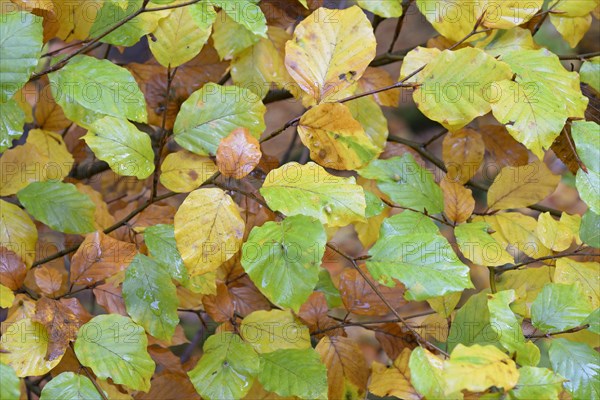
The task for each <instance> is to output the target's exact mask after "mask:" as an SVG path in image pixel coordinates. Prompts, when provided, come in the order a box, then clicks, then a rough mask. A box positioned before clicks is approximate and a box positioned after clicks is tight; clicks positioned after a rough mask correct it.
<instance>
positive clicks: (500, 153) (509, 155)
mask: <svg viewBox="0 0 600 400" xmlns="http://www.w3.org/2000/svg"><path fill="white" fill-rule="evenodd" d="M479 133H480V134H481V137H482V138H483V142H484V143H485V150H486V151H487V152H488V153H489V154H490V155H491V156H492V157H493V158H494V162H495V163H497V164H498V167H499V168H502V167H507V166H519V165H525V164H527V161H528V160H529V154H528V152H527V148H525V146H523V145H522V144H521V143H519V142H517V141H516V140H515V139H514V138H513V137H512V136H511V135H510V134H509V133H508V131H507V130H506V127H505V126H504V125H485V126H482V127H481V128H479Z"/></svg>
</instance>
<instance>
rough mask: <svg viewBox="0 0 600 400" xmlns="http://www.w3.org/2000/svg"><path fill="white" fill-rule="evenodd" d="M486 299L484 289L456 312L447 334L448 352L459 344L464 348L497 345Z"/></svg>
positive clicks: (486, 293) (486, 295) (486, 291)
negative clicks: (477, 345)
mask: <svg viewBox="0 0 600 400" xmlns="http://www.w3.org/2000/svg"><path fill="white" fill-rule="evenodd" d="M487 297H488V290H487V289H486V290H483V291H481V292H479V293H477V294H475V295H473V296H471V297H469V299H468V300H467V302H466V303H465V304H464V305H463V306H462V307H460V308H459V309H458V311H456V315H455V316H454V319H453V320H452V325H451V326H450V332H449V334H448V351H452V350H453V349H454V347H456V345H458V344H459V343H460V344H464V345H466V346H470V345H472V344H481V345H490V344H493V345H498V340H497V339H498V337H497V335H496V333H495V332H494V331H493V330H492V327H491V326H490V312H489V309H488V304H487Z"/></svg>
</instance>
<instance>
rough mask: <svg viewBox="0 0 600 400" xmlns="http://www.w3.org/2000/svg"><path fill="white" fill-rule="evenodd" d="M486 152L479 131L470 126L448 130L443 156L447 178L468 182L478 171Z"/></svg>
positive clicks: (453, 180) (458, 181)
mask: <svg viewBox="0 0 600 400" xmlns="http://www.w3.org/2000/svg"><path fill="white" fill-rule="evenodd" d="M484 153H485V144H484V142H483V139H482V138H481V135H480V134H479V132H477V131H474V130H473V129H469V128H463V129H460V130H458V131H455V132H448V134H446V136H445V137H444V142H443V147H442V158H443V159H444V164H446V168H447V169H448V174H447V175H446V177H447V179H449V180H450V181H452V182H457V183H466V182H467V181H468V180H469V179H471V178H472V177H473V176H474V175H475V173H477V170H478V169H479V166H480V165H481V162H482V161H483V155H484Z"/></svg>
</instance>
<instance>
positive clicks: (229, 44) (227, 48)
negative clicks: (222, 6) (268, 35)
mask: <svg viewBox="0 0 600 400" xmlns="http://www.w3.org/2000/svg"><path fill="white" fill-rule="evenodd" d="M213 29H214V32H213V35H212V39H213V42H214V45H215V49H216V50H217V53H219V57H221V59H222V60H231V59H232V58H233V57H235V56H237V55H238V54H240V53H241V52H242V51H244V50H246V49H247V48H248V47H251V46H252V45H254V44H255V43H257V42H258V41H259V40H260V36H258V35H255V34H253V33H252V32H251V31H249V30H248V29H247V28H246V27H244V26H243V25H241V24H238V23H237V22H235V21H234V20H233V19H232V18H230V17H228V16H227V13H225V12H224V11H223V10H221V11H219V12H218V13H217V19H216V20H215V23H214V25H213Z"/></svg>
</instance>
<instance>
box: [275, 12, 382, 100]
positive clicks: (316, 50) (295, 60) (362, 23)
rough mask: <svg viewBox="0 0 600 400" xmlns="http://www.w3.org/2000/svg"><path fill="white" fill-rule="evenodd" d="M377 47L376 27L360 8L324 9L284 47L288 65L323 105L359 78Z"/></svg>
mask: <svg viewBox="0 0 600 400" xmlns="http://www.w3.org/2000/svg"><path fill="white" fill-rule="evenodd" d="M375 47H376V41H375V35H374V34H373V27H372V26H371V23H370V22H369V20H368V19H367V17H366V15H365V13H364V12H363V11H362V10H361V9H360V8H359V7H357V6H352V7H350V8H346V9H344V10H329V9H327V8H323V7H321V8H318V9H317V10H315V12H313V13H312V14H311V15H310V16H308V17H307V18H306V19H304V20H303V21H302V22H300V24H298V26H297V27H296V29H295V31H294V36H293V38H292V40H290V41H288V42H287V44H286V46H285V66H286V68H287V70H288V72H289V73H290V75H291V77H292V78H293V79H294V80H295V81H296V82H297V83H298V85H299V86H300V87H301V88H302V90H304V91H305V92H306V93H308V94H309V96H310V97H311V100H312V102H311V103H312V104H315V103H321V102H324V101H327V100H328V99H329V98H331V97H332V96H334V95H336V94H338V93H339V92H341V91H343V90H344V89H346V88H348V87H350V86H351V85H353V84H354V83H355V82H356V81H357V80H359V79H360V77H361V76H362V74H363V73H364V72H365V70H366V68H367V67H368V66H369V63H370V62H371V60H372V59H373V58H374V57H375Z"/></svg>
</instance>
